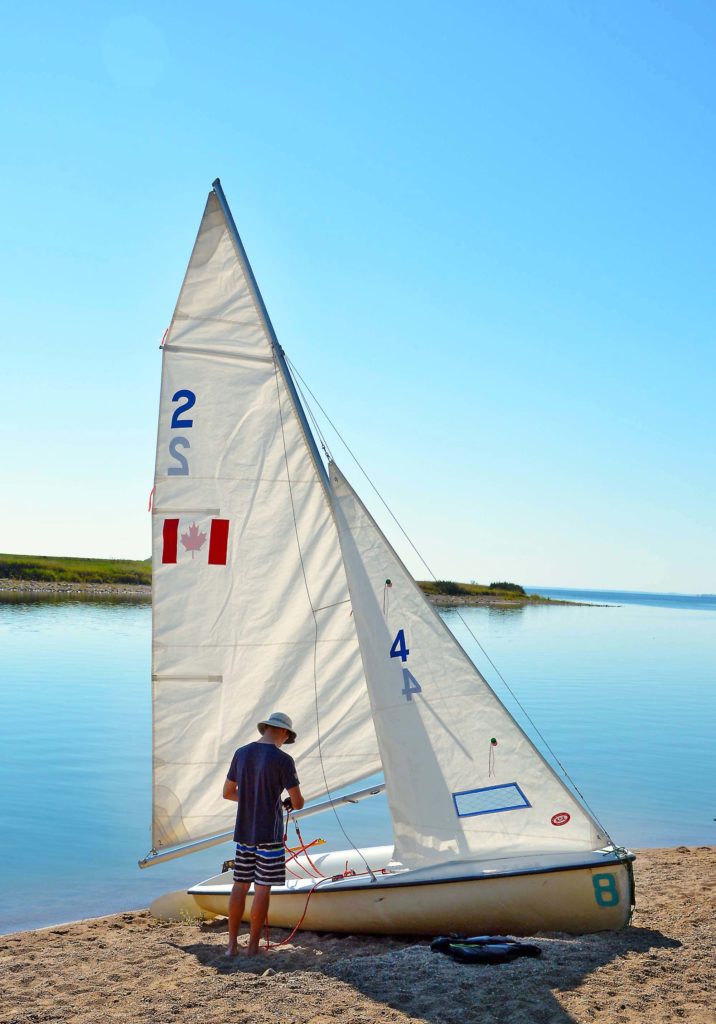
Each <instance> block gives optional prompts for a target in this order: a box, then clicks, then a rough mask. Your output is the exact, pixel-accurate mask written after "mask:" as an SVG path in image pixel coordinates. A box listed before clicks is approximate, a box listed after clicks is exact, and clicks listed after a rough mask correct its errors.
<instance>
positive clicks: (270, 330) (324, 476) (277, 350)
mask: <svg viewBox="0 0 716 1024" xmlns="http://www.w3.org/2000/svg"><path fill="white" fill-rule="evenodd" d="M211 184H212V188H213V190H214V194H215V195H216V198H217V199H218V200H219V205H220V206H221V209H222V211H223V214H224V217H225V218H226V224H227V226H228V228H229V234H230V235H231V238H232V241H233V243H234V246H235V247H236V254H237V256H238V258H239V262H240V263H241V266H242V268H243V271H244V273H245V274H246V280H247V281H248V284H249V288H250V289H251V293H252V296H253V300H254V303H255V305H256V309H257V310H258V313H259V316H260V317H261V319H262V320H263V322H264V326H265V328H266V332H267V334H268V336H269V339H270V341H271V347H272V349H273V353H274V356H275V358H276V362H277V364H278V368H279V371H280V373H281V376H282V378H283V382H284V384H285V385H286V388H287V390H288V393H289V397H290V398H291V402H292V403H293V407H294V409H295V411H296V415H297V416H298V421H299V423H300V424H301V430H302V431H303V435H304V437H305V438H306V444H307V445H308V450H309V452H310V453H311V458H312V459H313V462H314V465H315V467H316V472H317V473H318V476H319V478H320V481H321V483H322V484H323V489H324V491H325V492H326V497H327V498H328V502H329V505H330V484H329V482H328V470H327V469H326V466H325V463H324V461H323V459H322V458H321V454H320V452H319V450H318V445H317V444H316V439H315V437H314V436H313V431H312V430H311V427H310V425H309V422H308V420H307V418H306V413H305V412H304V410H303V406H302V404H301V399H300V398H299V397H298V392H297V391H296V386H295V384H294V383H293V378H292V376H291V374H290V372H289V369H288V366H287V364H286V357H285V356H284V354H283V349H282V348H281V345H280V344H279V340H278V337H277V336H276V331H275V330H274V327H273V324H272V323H271V317H270V316H269V314H268V310H267V309H266V305H265V303H264V300H263V296H262V295H261V291H260V290H259V286H258V284H257V283H256V278H255V277H254V272H253V270H252V267H251V264H250V263H249V258H248V256H247V255H246V250H245V249H244V244H243V242H242V241H241V236H240V235H239V231H238V228H237V227H236V224H235V222H234V218H233V216H232V213H231V210H230V209H229V204H228V202H227V201H226V196H225V195H224V190H223V188H222V187H221V181H220V180H219V178H216V179H215V180H214V181H213V182H212V183H211Z"/></svg>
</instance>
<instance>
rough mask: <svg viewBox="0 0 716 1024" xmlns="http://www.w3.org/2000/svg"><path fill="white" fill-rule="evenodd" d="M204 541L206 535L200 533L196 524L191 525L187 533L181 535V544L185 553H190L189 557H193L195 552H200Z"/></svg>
mask: <svg viewBox="0 0 716 1024" xmlns="http://www.w3.org/2000/svg"><path fill="white" fill-rule="evenodd" d="M205 541H206V534H205V533H202V532H201V530H200V529H199V527H198V526H197V525H196V523H192V524H191V526H190V527H189V532H188V533H183V534H182V535H181V542H182V544H183V545H184V547H185V548H186V549H187V551H191V557H192V558H193V557H194V552H195V551H201V549H202V547H203V546H204V542H205Z"/></svg>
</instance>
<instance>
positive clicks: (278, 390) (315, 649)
mask: <svg viewBox="0 0 716 1024" xmlns="http://www.w3.org/2000/svg"><path fill="white" fill-rule="evenodd" d="M274 375H275V379H276V396H277V399H278V415H279V420H280V422H281V439H282V441H283V457H284V461H285V463H286V478H287V480H288V493H289V497H290V499H291V514H292V516H293V529H294V533H295V535H296V547H297V548H298V557H299V560H300V562H301V572H302V574H303V585H304V586H305V588H306V596H307V597H308V604H309V607H310V609H311V615H312V616H313V630H314V643H313V692H314V699H315V707H316V736H317V739H318V760H319V763H320V765H321V773H322V775H323V783H324V785H325V787H326V795H327V796H328V799H329V801H330V804H331V810H332V811H333V813H334V815H335V818H336V821H337V822H338V827H339V828H340V830H341V832H342V833H343V835H344V836H345V839H346V842H347V843H348V844H349V845H350V846H351V847H352V849H354V850H355V852H356V853H357V854H358V856H359V857H360V859H361V860H362V861H363V863H364V864H365V866H366V868H367V870H368V873H369V874H370V876H371V877H372V878H373V880H374V881H375V880H376V878H375V875H374V874H373V871H372V869H371V867H370V864H369V863H368V861H367V860H366V859H365V857H364V856H363V854H362V852H361V851H360V850H359V849H358V847H357V846H356V844H355V843H354V842H353V840H352V839H351V837H350V836H349V835H348V833H347V832H346V830H345V828H344V827H343V822H342V821H341V819H340V816H339V814H338V810H337V808H336V806H335V804H334V802H333V794H332V792H331V789H330V787H329V785H328V778H327V776H326V768H325V765H324V763H323V741H322V739H321V722H320V716H319V712H318V660H317V659H318V617H317V615H316V609H315V608H314V607H313V599H312V597H311V591H310V589H309V586H308V577H307V575H306V566H305V564H304V561H303V550H302V549H301V539H300V537H299V535H298V520H297V519H296V507H295V505H294V501H293V487H292V486H291V471H290V469H289V464H288V451H287V449H286V433H285V430H284V424H283V409H282V407H281V388H280V386H279V378H278V362H277V360H276V359H274Z"/></svg>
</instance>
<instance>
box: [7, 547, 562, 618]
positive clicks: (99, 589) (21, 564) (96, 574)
mask: <svg viewBox="0 0 716 1024" xmlns="http://www.w3.org/2000/svg"><path fill="white" fill-rule="evenodd" d="M151 583H152V564H151V560H150V559H147V560H146V561H138V560H134V559H129V558H121V559H110V558H68V557H64V556H53V555H13V554H0V591H5V592H29V593H35V594H43V593H47V594H58V593H68V594H73V593H77V594H81V593H90V594H115V593H116V594H133V595H135V596H139V597H142V596H143V597H147V598H149V597H150V596H151V589H150V588H151ZM418 586H419V587H420V588H421V590H422V591H423V593H424V594H425V595H426V596H427V597H428V598H429V599H430V600H431V601H432V602H433V603H434V604H437V605H441V606H444V607H450V606H455V605H460V606H463V605H491V606H493V607H508V606H511V607H515V606H521V605H525V604H574V603H576V602H573V601H557V600H554V599H553V598H548V597H540V596H539V595H537V594H526V593H525V592H524V590H523V589H522V587H520V586H519V585H518V584H515V583H491V584H489V585H486V584H480V583H457V582H455V581H453V580H419V581H418Z"/></svg>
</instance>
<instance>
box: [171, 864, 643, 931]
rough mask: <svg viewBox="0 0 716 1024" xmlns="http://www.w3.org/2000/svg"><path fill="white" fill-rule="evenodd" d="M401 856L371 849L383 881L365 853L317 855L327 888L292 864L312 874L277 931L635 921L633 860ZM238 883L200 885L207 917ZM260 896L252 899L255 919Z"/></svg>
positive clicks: (277, 898)
mask: <svg viewBox="0 0 716 1024" xmlns="http://www.w3.org/2000/svg"><path fill="white" fill-rule="evenodd" d="M391 853H392V850H391V848H390V847H377V848H372V849H367V850H364V851H362V854H363V855H364V856H365V857H366V859H367V861H368V863H369V864H370V866H371V867H372V868H373V870H374V872H375V880H373V879H372V878H371V877H370V876H369V875H368V874H367V873H365V865H364V863H363V861H362V857H361V855H360V854H357V853H356V852H355V851H350V852H342V853H334V854H324V855H322V856H318V857H315V858H313V862H314V864H316V866H317V867H318V868H319V869H320V870H321V872H322V873H323V874H324V875H326V876H327V878H326V880H325V881H322V882H320V883H319V884H318V885H316V883H317V881H318V880H317V879H316V878H315V877H313V878H309V877H308V873H309V869H308V866H307V865H306V863H305V859H304V858H300V859H299V861H298V862H296V861H292V862H290V866H291V867H292V868H293V870H294V872H295V873H296V874H301V875H302V876H303V877H301V878H293V879H291V880H290V881H288V882H287V884H286V885H285V886H281V887H275V888H273V889H272V891H271V905H270V910H269V924H271V925H272V926H274V927H280V928H294V927H295V926H296V924H297V923H298V921H299V920H300V919H301V916H302V914H303V913H304V911H305V917H304V919H303V922H302V924H301V928H303V929H307V930H311V931H331V932H351V933H359V932H362V933H368V934H371V933H372V934H393V935H397V934H424V935H438V934H445V933H448V932H459V933H462V934H483V933H484V934H490V933H491V934H511V935H531V934H534V933H535V932H538V931H562V932H572V933H575V934H581V933H585V932H596V931H606V930H612V929H618V928H622V927H624V925H626V924H627V923H628V921H629V917H630V914H631V908H632V903H633V889H632V881H631V864H630V861H631V860H633V859H634V858H633V855H631V854H629V855H627V857H628V860H627V858H625V857H624V855H622V857H621V858H620V857H618V856H616V855H615V854H614V853H613V852H611V851H595V852H594V853H588V854H586V855H585V854H579V855H577V854H569V855H555V854H552V855H545V856H543V857H534V858H531V860H530V863H527V862H526V859H525V858H501V859H495V860H491V861H479V862H478V861H473V862H462V863H452V864H449V865H440V866H438V867H436V868H434V869H431V870H428V869H422V870H419V871H408V870H405V869H402V868H400V866H399V865H395V864H390V856H391ZM297 864H298V866H297ZM346 864H347V866H348V868H349V869H351V870H353V871H356V872H364V873H362V874H361V873H358V874H356V875H355V876H348V877H340V878H338V877H337V878H336V880H332V879H331V875H332V873H333V872H335V873H336V876H338V875H339V874H340V875H342V874H343V872H344V870H345V868H346ZM389 864H390V868H388V865H389ZM231 885H232V879H231V873H230V872H225V873H224V874H222V875H217V876H215V877H214V878H209V879H207V880H206V881H205V882H201V883H199V884H198V885H196V886H194V887H193V888H191V889H190V890H189V895H191V896H192V897H193V899H194V900H195V901H196V903H197V905H198V906H199V907H200V908H201V909H202V910H203V911H204V912H206V913H208V914H212V915H217V916H219V915H223V916H225V915H226V914H227V913H228V904H229V893H230V891H231ZM314 886H316V888H315V889H314V891H313V892H312V893H311V889H313V888H314ZM309 893H311V895H310V898H309ZM251 899H252V897H251V892H250V893H249V896H248V898H247V901H246V913H245V918H244V919H245V920H247V919H248V915H249V913H250V910H251ZM307 901H308V905H307Z"/></svg>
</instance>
